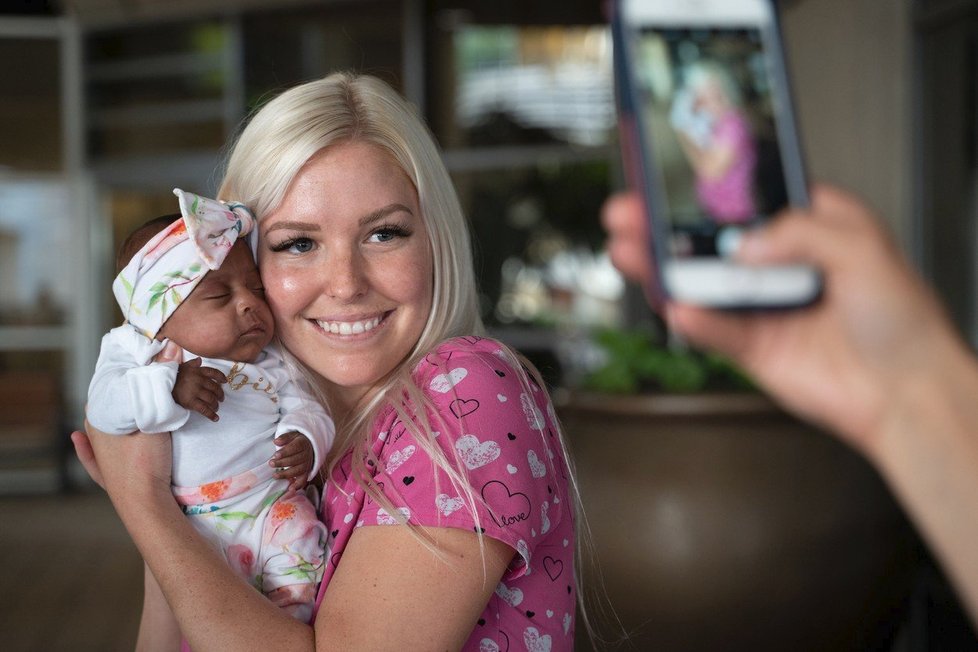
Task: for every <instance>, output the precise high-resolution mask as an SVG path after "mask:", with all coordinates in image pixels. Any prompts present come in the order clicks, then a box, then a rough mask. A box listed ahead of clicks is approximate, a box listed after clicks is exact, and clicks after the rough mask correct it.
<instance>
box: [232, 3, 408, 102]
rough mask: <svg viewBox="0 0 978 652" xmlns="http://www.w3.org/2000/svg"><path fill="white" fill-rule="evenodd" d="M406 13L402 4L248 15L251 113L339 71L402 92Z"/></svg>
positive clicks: (245, 43)
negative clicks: (279, 93) (278, 93)
mask: <svg viewBox="0 0 978 652" xmlns="http://www.w3.org/2000/svg"><path fill="white" fill-rule="evenodd" d="M400 13H401V2H400V0H374V1H372V2H343V3H337V2H331V3H323V6H304V7H298V8H294V9H282V10H276V11H262V12H255V13H251V14H248V15H246V16H245V19H244V22H243V26H244V40H243V46H244V52H245V70H244V74H245V86H246V95H247V104H248V106H247V109H248V110H249V111H250V110H252V109H254V108H255V107H256V106H257V105H259V104H260V103H261V102H262V101H265V100H267V99H268V98H269V96H270V92H271V91H275V90H281V89H284V88H286V87H288V86H291V85H293V84H296V83H299V82H304V81H308V80H310V79H315V78H317V77H323V76H325V75H327V74H329V73H331V72H333V71H336V70H358V71H363V72H368V73H370V74H372V75H376V76H378V77H381V78H382V79H383V80H384V81H386V82H388V83H390V84H391V85H392V86H394V88H397V89H399V90H400V89H401V86H400V72H401V68H402V60H401V57H402V50H401V47H402V46H401V37H402V31H403V30H402V28H401V22H400V21H399V20H397V19H396V17H397V16H399V15H400ZM380 16H385V17H391V18H392V19H391V20H378V17H380Z"/></svg>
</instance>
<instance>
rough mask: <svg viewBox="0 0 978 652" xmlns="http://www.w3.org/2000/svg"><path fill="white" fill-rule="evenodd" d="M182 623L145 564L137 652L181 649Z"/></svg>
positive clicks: (160, 651)
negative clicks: (178, 620) (176, 617)
mask: <svg viewBox="0 0 978 652" xmlns="http://www.w3.org/2000/svg"><path fill="white" fill-rule="evenodd" d="M180 639H181V637H180V625H178V624H177V621H176V619H175V618H174V617H173V612H172V611H170V605H168V604H167V603H166V598H165V597H163V591H162V590H160V585H159V584H157V583H156V578H155V577H153V573H151V572H150V570H149V566H145V565H144V571H143V613H142V617H141V618H140V620H139V638H138V640H137V641H136V652H163V651H165V650H169V651H171V652H174V651H176V650H179V649H180Z"/></svg>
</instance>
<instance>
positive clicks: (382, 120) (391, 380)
mask: <svg viewBox="0 0 978 652" xmlns="http://www.w3.org/2000/svg"><path fill="white" fill-rule="evenodd" d="M349 142H358V143H369V144H371V145H374V146H376V147H378V148H380V149H381V150H382V151H384V152H386V153H387V154H388V155H389V156H390V157H391V158H392V159H393V160H394V161H395V162H396V163H397V164H398V166H399V167H400V168H401V169H402V170H403V171H404V172H405V174H407V176H408V178H410V180H411V182H412V183H413V184H414V187H415V189H416V191H417V193H418V203H419V205H420V208H421V214H422V219H423V220H424V224H425V227H426V231H427V233H428V238H429V244H430V248H431V254H432V261H433V284H432V303H431V310H430V313H429V315H428V320H427V322H426V324H425V326H424V329H423V330H422V333H421V335H420V337H419V338H418V341H417V342H416V343H415V345H414V347H413V348H412V349H411V351H410V352H409V353H408V355H407V356H406V357H405V358H404V359H403V360H401V361H399V362H397V363H396V364H395V365H394V368H393V369H392V371H391V372H390V373H389V374H388V375H387V376H386V377H385V378H382V379H380V380H379V381H378V383H377V387H376V388H375V390H376V391H374V392H373V393H372V395H371V396H370V397H368V398H367V400H366V401H365V404H363V405H359V406H357V407H356V409H354V410H352V411H351V414H350V415H348V416H347V417H345V418H341V419H338V420H337V426H338V427H337V438H336V443H335V444H334V447H333V451H332V452H331V454H330V456H329V459H328V460H327V468H326V476H325V477H326V478H327V479H328V478H330V477H332V473H331V471H332V468H333V467H334V466H335V465H336V464H337V463H338V461H339V460H340V459H342V457H343V456H344V454H345V453H347V452H348V451H350V450H352V451H353V453H354V454H353V460H352V462H353V474H354V476H355V477H356V478H357V480H358V482H360V484H361V485H362V486H363V487H364V488H365V490H366V491H367V492H368V493H369V494H370V495H371V497H373V498H374V499H375V500H376V501H377V502H378V503H380V504H381V505H382V506H383V507H384V508H385V509H387V511H388V513H390V514H391V515H392V516H394V517H395V518H398V520H400V521H402V522H404V519H403V516H401V515H400V512H399V511H398V510H396V509H394V508H393V505H392V503H391V501H390V500H389V499H388V498H387V497H386V496H384V495H383V494H382V493H381V492H380V490H379V489H378V487H377V486H376V485H375V483H374V482H373V481H372V474H371V473H370V470H369V468H368V465H369V464H370V463H373V464H376V463H378V460H376V458H375V457H374V456H373V453H372V451H371V446H370V443H371V442H370V439H369V435H370V429H371V426H372V425H373V422H374V420H375V419H376V418H377V415H378V413H379V410H380V408H381V407H383V406H388V405H390V406H393V408H394V409H395V411H396V413H397V416H398V417H399V418H400V420H401V421H402V423H403V424H404V425H405V427H406V428H408V429H409V430H411V431H412V434H413V435H414V436H415V438H416V440H417V442H418V445H419V447H421V448H422V449H424V450H425V451H426V452H427V453H428V454H429V455H430V457H431V459H432V460H433V462H434V463H435V464H436V465H438V467H439V468H441V469H442V470H443V471H444V472H445V473H446V475H447V476H448V477H449V479H450V481H451V483H452V484H453V485H454V486H455V487H456V488H457V489H458V490H459V491H460V492H461V494H460V495H463V496H466V502H467V503H468V506H469V509H470V511H471V513H472V515H473V517H474V519H475V521H476V526H477V527H476V531H477V532H478V531H479V529H480V528H479V526H480V523H479V514H478V510H477V509H476V505H477V504H479V503H481V504H484V501H483V500H482V498H481V496H476V495H475V493H474V491H473V490H472V487H471V484H470V483H469V482H468V480H467V476H466V472H465V467H464V464H462V462H461V460H460V459H454V460H449V459H448V457H447V455H446V453H445V452H444V451H443V450H442V448H441V447H440V446H439V445H438V443H437V440H436V439H435V434H434V433H435V432H436V431H437V430H438V429H440V428H443V427H445V426H444V424H443V423H436V424H432V423H430V422H429V420H428V418H427V416H426V415H427V414H433V415H434V418H435V419H436V420H439V421H443V419H444V417H441V416H439V414H438V412H437V410H429V409H427V408H428V407H430V406H431V402H430V400H429V399H427V397H426V396H425V394H424V392H423V391H422V390H421V389H420V388H419V387H418V386H417V385H416V383H415V382H414V381H413V379H412V378H411V372H412V370H413V369H414V368H415V367H416V366H417V364H418V363H420V362H421V360H422V359H423V358H424V356H425V355H426V354H428V353H430V352H431V351H433V350H435V349H436V348H437V346H438V345H439V344H440V343H442V342H444V341H445V340H448V339H451V338H453V337H458V336H465V335H481V334H482V333H483V332H484V328H483V325H482V321H481V319H480V317H479V310H478V299H477V294H476V282H475V274H474V265H473V260H472V249H471V243H470V240H469V232H468V227H467V224H466V220H465V217H464V215H463V213H462V208H461V206H460V204H459V201H458V197H457V195H456V194H455V188H454V185H453V184H452V182H451V179H450V177H449V175H448V171H447V170H446V169H445V166H444V163H443V162H442V159H441V156H440V154H439V152H438V149H437V146H436V145H435V143H434V139H433V137H432V136H431V134H430V132H429V131H428V129H427V127H425V125H424V123H423V121H422V120H421V119H420V118H419V117H418V115H417V114H416V112H415V110H414V108H413V107H412V106H411V105H410V104H409V103H408V102H407V101H405V100H404V99H403V98H402V97H401V96H400V95H399V94H398V93H397V92H395V91H394V90H393V89H392V88H391V87H390V86H388V85H387V84H385V83H384V82H382V81H380V80H379V79H376V78H374V77H370V76H367V75H354V74H351V73H335V74H332V75H329V76H328V77H325V78H323V79H319V80H315V81H311V82H308V83H305V84H302V85H300V86H296V87H294V88H292V89H290V90H287V91H285V92H284V93H282V94H281V95H278V96H277V97H275V98H274V99H272V100H271V101H270V102H268V103H267V104H266V105H265V106H264V107H263V108H261V109H260V110H259V111H258V112H257V113H255V114H254V115H253V116H252V117H251V119H250V122H248V124H247V126H246V127H245V128H244V129H243V130H242V131H241V133H240V135H239V136H238V138H237V141H236V143H235V144H234V147H233V150H232V151H231V153H230V156H229V157H228V160H227V165H226V171H225V177H224V181H223V183H222V185H221V188H220V190H219V192H218V197H219V198H221V199H224V200H232V199H233V200H234V201H239V202H241V203H243V204H245V205H246V206H249V207H251V208H252V210H253V211H254V213H255V215H256V216H257V218H258V220H259V221H260V220H261V219H262V218H263V216H265V215H268V214H269V213H270V212H272V211H274V210H275V209H276V208H277V207H278V206H279V205H280V204H281V202H282V201H283V199H284V197H285V195H286V193H287V192H288V189H289V187H290V186H291V184H292V182H293V180H294V179H295V177H296V175H298V173H299V171H300V170H301V169H302V168H303V166H304V165H305V164H306V162H308V161H309V160H310V159H311V158H313V157H314V156H315V155H316V154H317V153H319V152H321V151H322V150H324V149H325V148H328V147H331V146H334V145H337V144H341V143H349ZM503 348H504V355H505V357H506V358H507V360H508V361H509V362H510V364H511V365H512V366H513V367H514V368H515V369H516V370H517V371H522V370H525V371H526V372H527V373H526V374H523V373H518V374H517V375H518V376H519V377H520V382H521V383H522V384H523V385H524V389H525V390H526V391H527V393H528V394H529V395H532V392H531V390H530V386H529V383H531V382H533V383H536V384H538V385H539V386H540V387H543V386H544V384H543V381H542V379H541V378H540V376H539V374H538V373H537V372H536V370H535V369H533V367H532V365H530V364H529V363H527V362H526V360H525V359H524V358H523V357H522V356H520V355H519V354H518V353H517V352H515V351H512V350H511V349H508V348H507V347H503ZM285 354H286V358H287V360H289V362H290V363H291V364H292V365H293V366H294V368H295V369H297V370H298V371H299V372H300V373H301V374H302V375H304V376H306V377H307V378H309V379H311V380H313V384H314V385H320V389H321V384H319V383H315V381H314V379H316V378H318V376H317V375H316V374H315V373H312V372H311V371H310V365H307V364H303V363H302V361H301V360H300V359H298V358H297V357H296V356H295V354H294V353H290V352H287V351H286V352H285ZM321 398H323V399H324V402H325V403H327V405H328V403H329V396H328V395H323V394H322V392H321ZM560 441H561V447H562V448H563V449H564V450H563V453H564V455H563V458H564V459H565V460H566V463H567V465H568V467H569V471H570V473H568V477H569V478H570V487H569V489H570V492H571V496H570V497H571V498H572V500H573V502H574V504H575V508H576V511H577V512H578V514H575V516H576V517H577V518H575V522H576V523H578V524H580V523H581V519H580V517H579V513H580V498H579V495H578V489H577V485H576V481H575V474H574V472H573V466H572V462H571V460H570V457H569V455H568V451H567V450H566V448H565V447H564V443H563V438H562V437H561V439H560ZM456 457H457V453H456ZM551 464H553V462H551ZM436 479H437V475H436ZM412 530H416V528H412ZM417 534H418V536H420V537H422V540H423V532H417ZM480 542H481V535H480ZM578 550H579V551H580V546H579V547H578ZM579 595H580V592H579ZM585 624H586V625H587V626H588V629H589V630H590V624H589V623H588V622H587V619H586V617H585Z"/></svg>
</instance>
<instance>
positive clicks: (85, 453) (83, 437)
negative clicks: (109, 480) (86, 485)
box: [71, 430, 105, 489]
mask: <svg viewBox="0 0 978 652" xmlns="http://www.w3.org/2000/svg"><path fill="white" fill-rule="evenodd" d="M71 443H72V444H73V445H74V447H75V455H77V456H78V461H79V462H81V465H82V466H83V467H84V468H85V472H86V473H88V476H89V477H90V478H91V479H92V480H93V481H94V482H95V484H97V485H98V486H100V487H102V489H105V482H104V481H103V480H102V472H101V471H100V470H99V468H98V460H96V459H95V451H94V450H92V442H91V441H90V440H89V439H88V435H87V434H85V433H84V432H81V431H80V430H76V431H74V432H73V433H71Z"/></svg>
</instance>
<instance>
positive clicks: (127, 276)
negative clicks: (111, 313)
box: [112, 188, 255, 339]
mask: <svg viewBox="0 0 978 652" xmlns="http://www.w3.org/2000/svg"><path fill="white" fill-rule="evenodd" d="M173 194H174V195H176V196H177V197H178V198H179V200H180V213H181V215H182V216H183V219H179V220H176V221H174V222H173V224H171V225H170V226H168V227H167V228H166V229H164V230H163V231H161V232H160V233H158V234H156V235H155V236H154V237H153V239H152V240H150V241H149V242H147V243H146V244H145V245H143V247H142V249H140V250H139V251H138V252H136V255H135V256H133V257H132V260H130V261H129V264H128V265H126V267H125V268H124V269H123V270H122V271H121V272H119V275H118V276H117V277H116V278H115V281H113V283H112V293H113V294H115V298H116V301H118V302H119V307H120V308H122V314H123V315H125V317H126V321H128V322H129V323H130V324H132V325H133V326H134V327H136V328H137V329H138V330H139V331H140V332H141V333H143V334H144V335H146V337H149V338H151V339H152V338H155V337H156V334H157V333H158V332H159V330H160V328H162V327H163V324H164V323H165V322H166V320H167V319H169V318H170V315H172V314H173V312H174V311H175V310H176V309H177V307H178V306H179V305H180V303H181V302H182V301H183V300H184V299H186V298H187V296H188V295H189V294H190V293H191V292H192V291H193V289H194V288H195V287H197V284H198V283H200V281H201V279H203V278H204V275H205V274H207V272H209V271H210V270H213V269H217V268H219V267H220V266H221V263H223V262H224V258H225V257H226V256H227V255H228V252H229V251H231V247H232V246H233V245H234V243H235V241H236V240H237V239H238V238H239V237H240V236H243V235H246V234H247V233H249V232H250V231H251V230H252V228H253V227H254V225H255V217H254V215H252V213H251V211H250V210H248V208H247V207H245V206H244V204H239V203H237V202H228V203H227V204H225V203H223V202H220V201H217V200H216V199H208V198H206V197H201V196H199V195H195V194H193V193H189V192H184V191H183V190H180V189H179V188H174V189H173Z"/></svg>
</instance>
